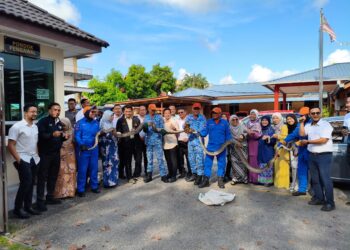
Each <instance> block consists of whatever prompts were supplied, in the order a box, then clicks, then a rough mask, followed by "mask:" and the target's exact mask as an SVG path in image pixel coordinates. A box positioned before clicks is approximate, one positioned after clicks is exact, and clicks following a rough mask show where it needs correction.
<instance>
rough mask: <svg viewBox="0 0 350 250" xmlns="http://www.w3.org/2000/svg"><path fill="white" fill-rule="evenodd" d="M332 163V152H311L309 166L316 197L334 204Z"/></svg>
mask: <svg viewBox="0 0 350 250" xmlns="http://www.w3.org/2000/svg"><path fill="white" fill-rule="evenodd" d="M331 164H332V153H325V154H312V153H310V154H309V168H310V174H311V182H312V189H313V191H314V193H315V198H316V199H318V200H320V201H326V203H327V204H330V205H332V206H334V195H333V182H332V180H331Z"/></svg>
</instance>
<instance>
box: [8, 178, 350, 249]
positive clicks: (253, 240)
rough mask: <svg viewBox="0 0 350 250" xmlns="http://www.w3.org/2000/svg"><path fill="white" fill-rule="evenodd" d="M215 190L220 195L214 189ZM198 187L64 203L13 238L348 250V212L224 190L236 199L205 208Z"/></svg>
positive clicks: (139, 190)
mask: <svg viewBox="0 0 350 250" xmlns="http://www.w3.org/2000/svg"><path fill="white" fill-rule="evenodd" d="M210 188H215V189H217V184H216V183H213V184H212V185H211V187H210ZM210 188H205V189H203V190H199V189H198V188H197V187H195V186H194V185H193V183H187V182H185V180H179V181H177V182H175V183H173V184H165V183H163V182H161V181H160V178H156V179H155V180H154V181H152V182H150V183H148V184H144V183H143V181H142V180H140V181H139V183H137V184H135V185H133V184H128V183H122V184H121V186H119V187H117V188H116V189H112V190H103V192H102V193H101V194H99V195H96V194H93V193H88V195H87V197H85V198H74V199H68V200H64V202H63V204H62V205H58V206H50V207H49V211H48V212H46V213H45V214H44V215H41V216H37V217H33V218H32V219H30V220H28V221H25V222H22V221H19V220H17V219H11V223H12V224H14V223H15V224H17V225H18V226H20V227H23V229H21V230H19V231H18V232H17V233H16V234H15V237H14V239H15V240H18V241H21V242H26V243H28V244H32V245H35V248H38V249H71V250H73V249H74V250H76V249H93V250H96V249H221V250H223V249H237V250H238V249H246V250H247V249H308V250H309V249H344V250H346V249H350V240H349V239H350V230H349V229H350V207H349V206H346V205H345V202H344V201H343V200H338V199H337V200H336V205H337V210H335V211H333V212H330V213H325V212H321V211H320V207H319V206H310V205H307V201H308V199H309V197H292V196H291V195H290V194H289V193H288V192H287V191H282V190H276V189H274V188H265V187H262V186H253V185H236V186H231V185H230V184H226V189H225V191H226V192H230V193H236V195H237V196H236V199H235V200H234V201H233V202H232V203H229V204H226V205H225V206H222V207H221V206H217V207H208V206H206V205H204V204H202V203H201V202H200V201H198V194H199V193H200V192H205V191H208V190H209V189H210Z"/></svg>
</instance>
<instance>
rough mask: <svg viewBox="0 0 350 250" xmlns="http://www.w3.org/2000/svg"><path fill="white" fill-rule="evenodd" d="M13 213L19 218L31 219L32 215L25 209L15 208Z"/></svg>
mask: <svg viewBox="0 0 350 250" xmlns="http://www.w3.org/2000/svg"><path fill="white" fill-rule="evenodd" d="M13 214H14V215H15V216H16V217H17V218H19V219H29V218H30V215H29V214H28V213H27V212H25V211H24V210H23V209H16V210H13Z"/></svg>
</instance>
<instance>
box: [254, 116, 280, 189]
mask: <svg viewBox="0 0 350 250" xmlns="http://www.w3.org/2000/svg"><path fill="white" fill-rule="evenodd" d="M260 120H261V121H260V125H261V134H262V136H261V138H260V139H259V148H258V163H259V167H260V168H265V167H266V165H267V164H268V163H269V161H270V160H271V159H272V158H273V157H274V154H275V149H274V146H275V144H276V139H274V138H271V137H272V136H273V135H274V133H275V130H274V129H273V128H272V126H271V119H270V117H269V116H263V117H261V119H260ZM258 182H259V183H260V184H263V185H265V186H271V185H272V184H273V168H269V169H267V170H266V171H264V172H262V173H260V174H259V176H258Z"/></svg>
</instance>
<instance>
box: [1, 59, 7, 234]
mask: <svg viewBox="0 0 350 250" xmlns="http://www.w3.org/2000/svg"><path fill="white" fill-rule="evenodd" d="M4 85H5V83H4V60H3V58H0V129H1V130H0V136H1V137H0V164H1V166H0V192H1V193H0V232H2V233H4V232H7V221H8V213H7V172H6V155H5V154H6V138H5V93H4V92H5V86H4Z"/></svg>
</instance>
